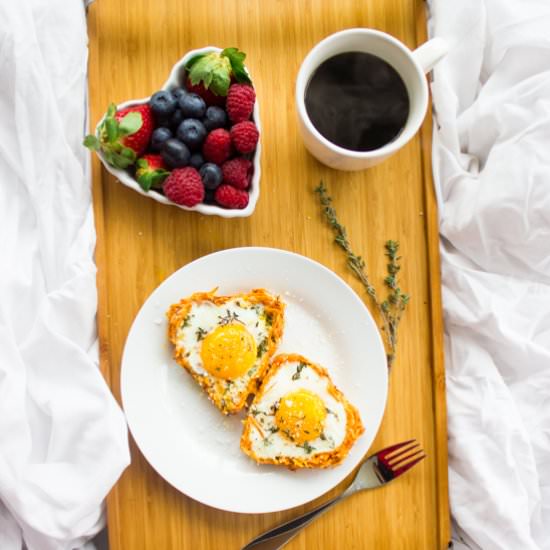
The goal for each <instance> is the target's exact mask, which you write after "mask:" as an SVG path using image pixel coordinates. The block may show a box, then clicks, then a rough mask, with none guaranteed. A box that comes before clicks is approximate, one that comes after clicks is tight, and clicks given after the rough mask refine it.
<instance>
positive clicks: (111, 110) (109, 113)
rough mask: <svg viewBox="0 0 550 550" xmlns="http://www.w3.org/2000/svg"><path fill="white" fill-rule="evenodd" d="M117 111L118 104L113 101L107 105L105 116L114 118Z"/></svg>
mask: <svg viewBox="0 0 550 550" xmlns="http://www.w3.org/2000/svg"><path fill="white" fill-rule="evenodd" d="M115 113H116V105H115V104H114V103H111V104H110V105H109V107H107V115H106V117H105V118H113V117H114V116H115Z"/></svg>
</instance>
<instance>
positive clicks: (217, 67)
mask: <svg viewBox="0 0 550 550" xmlns="http://www.w3.org/2000/svg"><path fill="white" fill-rule="evenodd" d="M189 79H190V81H191V84H192V85H193V86H195V85H196V84H199V83H201V82H202V83H203V85H204V87H205V88H207V89H209V90H211V91H212V92H213V93H215V94H217V95H221V96H226V95H227V90H228V89H229V84H230V83H231V63H230V61H229V58H228V57H222V56H221V55H219V54H218V53H216V52H213V53H210V54H207V55H204V56H202V57H201V58H200V59H197V60H196V61H195V62H194V63H193V65H192V66H191V69H190V70H189Z"/></svg>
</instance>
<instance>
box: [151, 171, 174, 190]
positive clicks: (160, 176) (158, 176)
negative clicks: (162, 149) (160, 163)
mask: <svg viewBox="0 0 550 550" xmlns="http://www.w3.org/2000/svg"><path fill="white" fill-rule="evenodd" d="M169 175H170V172H168V171H167V170H155V171H154V172H153V173H152V174H151V176H152V177H151V182H152V183H151V187H155V188H156V189H160V188H161V187H162V184H163V183H164V180H165V179H166V178H167V177H168V176H169Z"/></svg>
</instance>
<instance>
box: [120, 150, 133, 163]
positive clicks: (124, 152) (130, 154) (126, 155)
mask: <svg viewBox="0 0 550 550" xmlns="http://www.w3.org/2000/svg"><path fill="white" fill-rule="evenodd" d="M120 155H121V156H122V157H124V158H126V159H128V160H130V161H131V164H133V163H134V162H135V161H136V153H135V151H134V150H133V149H130V148H129V147H123V148H122V149H121V151H120Z"/></svg>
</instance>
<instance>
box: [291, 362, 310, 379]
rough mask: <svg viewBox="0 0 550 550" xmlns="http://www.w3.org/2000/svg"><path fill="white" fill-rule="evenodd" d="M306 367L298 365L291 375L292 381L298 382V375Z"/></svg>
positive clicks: (302, 364)
mask: <svg viewBox="0 0 550 550" xmlns="http://www.w3.org/2000/svg"><path fill="white" fill-rule="evenodd" d="M306 367H307V365H306V364H305V363H300V364H299V365H298V366H297V367H296V372H295V373H294V374H293V375H292V380H298V379H299V378H300V373H301V372H302V370H303V369H305V368H306Z"/></svg>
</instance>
